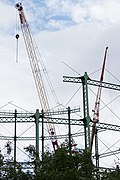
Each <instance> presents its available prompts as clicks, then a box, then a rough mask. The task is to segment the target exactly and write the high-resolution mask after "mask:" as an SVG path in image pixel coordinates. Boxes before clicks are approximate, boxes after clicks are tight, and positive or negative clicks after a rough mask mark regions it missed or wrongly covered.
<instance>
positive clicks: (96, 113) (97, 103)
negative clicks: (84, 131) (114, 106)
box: [91, 47, 108, 148]
mask: <svg viewBox="0 0 120 180" xmlns="http://www.w3.org/2000/svg"><path fill="white" fill-rule="evenodd" d="M107 50H108V47H106V49H105V55H104V61H103V66H102V72H101V76H100V85H99V87H98V92H97V96H96V101H95V107H94V110H93V112H94V114H93V124H92V133H91V148H92V145H93V139H94V135H95V126H96V123H97V122H99V111H100V100H101V91H102V82H103V78H104V71H105V63H106V56H107Z"/></svg>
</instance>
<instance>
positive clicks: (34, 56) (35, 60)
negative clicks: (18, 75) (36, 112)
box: [15, 3, 58, 150]
mask: <svg viewBox="0 0 120 180" xmlns="http://www.w3.org/2000/svg"><path fill="white" fill-rule="evenodd" d="M15 7H16V9H17V10H18V12H19V18H20V24H21V29H22V33H23V37H24V42H25V45H26V49H27V53H28V57H29V61H30V65H31V69H32V73H33V77H34V81H35V84H36V88H37V92H38V97H39V100H40V104H41V108H42V109H43V110H44V111H45V112H47V111H49V110H50V107H49V102H48V98H47V94H46V91H45V87H44V83H43V79H42V75H41V70H40V67H39V62H41V57H40V53H39V52H38V51H37V50H38V49H37V48H36V44H35V41H34V39H33V37H32V34H31V32H30V28H29V24H28V22H27V20H26V17H25V14H24V10H23V6H22V4H21V3H16V5H15ZM18 38H19V35H18V34H17V35H16V39H18ZM48 121H49V120H48ZM47 130H48V133H49V136H50V139H51V142H52V145H53V148H54V150H55V149H57V148H58V142H57V138H56V131H55V127H54V125H53V124H50V123H47Z"/></svg>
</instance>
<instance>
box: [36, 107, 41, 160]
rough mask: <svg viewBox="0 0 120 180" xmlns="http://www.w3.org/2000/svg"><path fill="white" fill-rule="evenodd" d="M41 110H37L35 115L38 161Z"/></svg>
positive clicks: (37, 155)
mask: <svg viewBox="0 0 120 180" xmlns="http://www.w3.org/2000/svg"><path fill="white" fill-rule="evenodd" d="M39 118H40V113H39V110H38V109H37V110H36V113H35V124H36V161H37V160H39Z"/></svg>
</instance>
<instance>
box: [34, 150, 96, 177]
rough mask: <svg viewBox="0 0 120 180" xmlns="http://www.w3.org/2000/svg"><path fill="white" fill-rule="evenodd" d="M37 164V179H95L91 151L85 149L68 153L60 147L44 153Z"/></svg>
mask: <svg viewBox="0 0 120 180" xmlns="http://www.w3.org/2000/svg"><path fill="white" fill-rule="evenodd" d="M38 166H39V169H38V173H37V176H36V179H39V180H49V179H50V180H82V179H84V180H87V179H89V180H93V179H95V178H94V165H93V164H92V161H91V153H90V152H87V151H85V152H84V153H83V154H79V153H75V154H72V155H69V153H68V151H66V149H65V148H60V149H58V150H57V151H56V152H55V153H53V154H49V153H46V154H45V155H44V158H43V160H42V161H41V162H40V163H39V165H38Z"/></svg>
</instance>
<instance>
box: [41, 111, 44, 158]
mask: <svg viewBox="0 0 120 180" xmlns="http://www.w3.org/2000/svg"><path fill="white" fill-rule="evenodd" d="M41 118H42V160H43V157H44V111H43V109H42V116H41Z"/></svg>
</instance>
